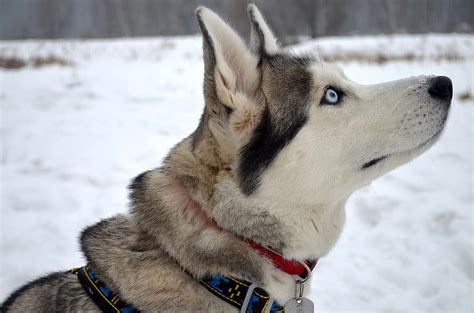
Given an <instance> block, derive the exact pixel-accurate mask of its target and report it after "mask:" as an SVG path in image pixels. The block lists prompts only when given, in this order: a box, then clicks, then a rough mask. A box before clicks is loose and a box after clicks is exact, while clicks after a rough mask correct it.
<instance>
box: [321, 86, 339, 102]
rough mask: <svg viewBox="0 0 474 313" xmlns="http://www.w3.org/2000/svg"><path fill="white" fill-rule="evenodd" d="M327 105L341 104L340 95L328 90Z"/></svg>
mask: <svg viewBox="0 0 474 313" xmlns="http://www.w3.org/2000/svg"><path fill="white" fill-rule="evenodd" d="M324 102H325V104H336V103H338V102H339V95H338V94H337V91H335V90H334V89H331V88H328V89H327V90H326V94H325V95H324Z"/></svg>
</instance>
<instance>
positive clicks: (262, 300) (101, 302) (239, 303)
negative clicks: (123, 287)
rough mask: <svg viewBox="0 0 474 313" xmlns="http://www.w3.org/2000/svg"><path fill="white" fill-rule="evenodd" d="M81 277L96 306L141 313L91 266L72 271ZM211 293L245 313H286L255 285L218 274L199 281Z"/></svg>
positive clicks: (113, 311) (110, 311)
mask: <svg viewBox="0 0 474 313" xmlns="http://www.w3.org/2000/svg"><path fill="white" fill-rule="evenodd" d="M69 272H70V273H72V274H75V275H77V278H78V280H79V282H80V283H81V286H82V288H83V289H84V291H85V292H86V293H87V295H88V296H89V297H90V298H91V299H92V301H94V303H95V304H96V305H97V306H98V307H99V308H100V309H101V310H102V312H106V313H117V312H118V313H138V312H140V311H138V310H137V309H136V308H134V307H133V306H132V305H130V304H128V303H126V302H125V301H122V300H121V299H120V297H119V295H118V294H116V293H114V292H112V291H111V290H110V289H109V288H108V287H107V285H106V284H105V283H104V282H102V281H100V280H99V279H98V278H97V277H96V276H95V274H94V272H93V271H92V270H90V269H89V268H88V267H87V266H83V267H80V268H74V269H71V270H70V271H69ZM199 283H200V284H201V285H203V286H204V287H206V289H207V290H209V291H210V292H211V293H213V294H214V295H216V296H217V297H219V298H220V299H222V300H224V301H225V302H227V303H229V304H231V305H233V306H235V307H237V308H238V309H240V310H241V312H245V313H283V312H284V310H283V308H282V307H281V306H279V305H278V303H277V302H276V301H275V300H274V299H273V298H272V297H270V295H269V294H268V293H267V292H266V291H265V290H263V289H262V288H260V287H257V286H256V285H255V284H251V283H249V282H247V281H244V280H240V279H237V278H233V277H229V276H224V275H221V274H216V275H214V276H212V277H209V278H204V279H201V280H200V281H199Z"/></svg>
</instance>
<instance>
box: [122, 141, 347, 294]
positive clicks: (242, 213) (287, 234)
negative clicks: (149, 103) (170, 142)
mask: <svg viewBox="0 0 474 313" xmlns="http://www.w3.org/2000/svg"><path fill="white" fill-rule="evenodd" d="M191 145H192V143H191V141H190V140H185V141H183V142H182V143H180V144H179V145H178V146H176V147H175V149H174V151H175V152H176V151H179V153H175V154H174V155H173V154H171V155H170V157H168V159H167V160H166V162H165V166H164V167H163V168H161V169H157V170H154V171H150V172H147V173H145V174H143V175H141V176H139V177H138V178H137V179H135V181H134V183H133V184H132V186H131V189H132V193H131V200H132V213H133V216H134V219H135V221H136V223H137V225H138V227H139V228H140V229H142V230H143V231H144V232H146V233H147V234H148V235H149V237H150V238H152V240H153V241H154V244H155V245H156V246H159V247H160V248H161V249H164V250H165V251H166V252H167V253H168V254H169V255H170V256H171V257H172V258H173V259H175V260H176V261H177V262H178V263H179V265H180V266H181V267H183V268H184V269H186V271H188V272H189V273H191V274H192V275H193V276H194V277H195V278H200V277H203V276H204V275H206V274H209V273H211V274H213V273H221V274H223V275H228V276H234V277H238V278H241V279H244V280H248V281H252V282H255V283H257V284H259V285H261V286H263V287H264V288H266V289H267V291H268V292H270V293H271V294H272V296H274V297H275V298H276V299H277V301H279V302H281V303H283V302H284V301H286V300H288V299H289V298H291V297H293V295H294V282H295V281H294V278H293V277H292V276H291V275H288V274H286V273H284V272H283V271H281V270H279V269H278V268H276V267H274V266H273V265H272V263H271V261H270V260H269V259H268V258H267V257H265V256H263V255H262V254H260V253H258V252H257V251H256V250H254V249H252V248H251V247H249V245H248V244H247V243H246V242H245V241H243V240H242V239H241V238H240V236H243V237H245V238H248V239H251V240H253V241H255V242H257V243H259V244H261V245H264V246H268V247H272V249H274V250H276V251H278V252H280V253H282V254H283V255H284V256H285V257H286V258H293V259H297V260H298V261H304V260H305V259H310V258H314V259H315V258H318V257H320V256H321V255H323V254H325V253H326V252H327V250H328V249H329V248H328V245H332V244H333V241H334V240H326V239H325V236H326V235H325V234H324V232H327V231H328V230H327V229H326V226H327V227H330V228H333V229H334V228H337V229H338V230H339V229H340V227H339V225H338V227H335V225H334V223H333V222H331V221H332V220H334V215H337V214H340V213H339V212H340V211H341V210H342V207H341V208H337V209H335V208H332V209H331V210H330V209H327V210H314V214H315V215H314V216H313V217H314V218H313V219H311V218H310V219H308V217H305V216H298V215H295V216H293V218H290V219H287V220H283V216H275V215H273V214H271V213H270V212H269V211H267V210H266V209H265V208H264V207H260V206H258V203H254V202H253V200H252V199H250V198H248V197H245V196H244V195H242V194H241V193H240V192H239V188H235V186H234V185H233V184H234V183H233V180H232V177H231V176H230V173H228V172H226V171H219V170H218V169H217V168H214V167H210V166H208V165H205V164H203V162H202V161H201V160H198V159H197V158H196V157H195V155H193V153H192V152H191V151H192V149H191ZM175 155H176V156H177V155H179V159H177V158H176V157H175ZM170 164H172V166H170ZM170 168H174V169H176V168H178V169H181V170H182V172H176V171H173V172H170ZM201 208H202V210H203V211H204V212H205V213H206V215H208V217H211V218H212V220H215V221H216V223H217V224H218V225H219V227H215V225H213V223H212V222H210V219H209V218H207V217H206V216H205V215H203V214H201V213H199V211H200V210H201ZM328 212H332V213H328ZM320 219H326V220H327V221H323V222H320ZM338 220H340V219H338ZM313 221H315V222H316V223H317V224H316V226H313ZM222 229H224V230H228V231H222ZM315 231H316V233H315ZM236 234H237V235H239V236H236ZM313 236H315V237H314V238H312V237H313ZM330 237H336V238H337V236H330ZM320 238H323V239H320ZM314 242H316V244H314ZM313 248H316V250H317V251H309V250H310V249H313Z"/></svg>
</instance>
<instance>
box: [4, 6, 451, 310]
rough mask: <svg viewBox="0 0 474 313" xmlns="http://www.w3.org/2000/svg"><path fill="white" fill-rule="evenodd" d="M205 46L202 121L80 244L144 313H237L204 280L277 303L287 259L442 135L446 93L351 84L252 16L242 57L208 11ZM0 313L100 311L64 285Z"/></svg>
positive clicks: (328, 232) (23, 297)
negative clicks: (279, 260) (277, 258)
mask: <svg viewBox="0 0 474 313" xmlns="http://www.w3.org/2000/svg"><path fill="white" fill-rule="evenodd" d="M196 13H197V19H198V21H199V25H200V28H201V30H202V33H203V50H204V66H205V73H204V94H205V108H204V113H203V114H202V117H201V120H200V123H199V126H198V127H197V129H196V131H195V132H194V133H192V134H191V135H190V136H189V137H187V138H185V139H184V140H183V141H181V142H180V143H178V144H177V145H176V146H175V147H174V148H173V149H172V150H171V151H170V153H169V154H168V156H167V157H166V159H165V161H164V163H163V165H162V167H160V168H157V169H154V170H151V171H148V172H145V173H143V174H141V175H139V176H138V177H136V178H135V179H134V180H133V182H132V183H131V185H130V190H131V195H130V199H131V213H130V214H129V215H119V216H115V217H112V218H109V219H106V220H103V221H101V222H99V223H98V224H96V225H94V226H91V227H89V228H87V229H86V230H84V231H83V233H82V234H81V239H80V241H81V248H82V251H83V252H84V255H85V256H86V258H87V261H88V265H89V267H90V268H91V269H93V271H94V275H95V276H97V277H98V278H99V279H100V280H101V281H103V282H105V284H106V285H107V287H108V288H110V290H113V291H114V292H116V293H117V295H119V296H120V298H121V299H122V300H123V301H125V302H127V303H129V304H131V305H133V307H134V308H136V309H138V310H140V311H146V312H237V311H238V309H236V308H235V307H234V306H232V305H231V304H229V303H228V302H226V301H223V300H221V298H219V297H217V296H216V295H214V294H213V293H211V292H210V291H209V290H207V289H206V288H204V287H203V286H202V284H200V283H199V280H200V279H202V278H203V277H206V275H210V276H213V275H217V274H218V273H219V275H225V276H226V277H234V278H236V279H240V280H245V281H248V282H251V283H253V284H255V285H257V286H259V287H260V288H262V289H263V290H265V291H266V292H267V293H268V294H269V295H271V297H273V298H274V299H275V301H276V302H277V303H279V304H284V303H285V302H286V301H287V300H289V299H291V298H293V297H294V292H295V278H294V277H293V275H291V274H289V273H287V272H285V271H283V270H282V269H281V268H278V267H277V266H275V264H274V263H273V262H272V259H271V258H269V257H268V256H267V255H265V254H263V253H261V252H260V251H258V250H257V249H255V248H254V247H253V246H252V245H250V244H249V240H251V241H252V242H253V243H257V244H258V245H260V246H263V247H266V248H267V249H269V250H271V251H274V252H276V253H278V254H279V255H281V256H282V257H283V258H284V259H286V260H295V261H296V262H303V261H305V260H317V259H319V258H321V257H323V256H324V255H325V254H327V253H328V251H329V250H330V248H331V247H332V246H333V245H334V243H335V242H336V240H337V239H338V236H339V234H340V233H341V229H342V227H343V224H344V217H345V214H344V205H345V203H346V201H347V199H348V197H349V196H350V195H351V194H352V193H353V192H354V191H355V190H357V189H359V188H360V187H362V186H365V185H367V184H369V183H370V182H371V181H372V180H374V179H375V178H377V177H379V176H381V175H383V174H384V173H387V172H388V171H390V170H392V169H394V168H396V167H398V166H400V165H402V164H404V163H407V162H408V161H410V160H412V159H413V158H415V157H416V156H418V155H420V154H421V153H423V152H424V151H426V150H427V149H428V148H430V147H431V146H432V145H433V144H434V143H435V141H436V140H437V139H438V138H439V137H440V134H441V132H442V131H443V128H444V125H445V122H446V119H447V117H448V111H449V107H450V103H451V98H452V84H451V80H450V79H449V78H447V77H442V76H438V77H436V76H419V77H411V78H407V79H402V80H397V81H392V82H388V83H383V84H377V85H359V84H356V83H354V82H352V81H350V80H349V79H347V78H346V77H345V76H344V73H343V72H342V71H341V70H340V69H339V68H338V67H336V66H333V65H330V64H324V65H323V64H322V63H321V61H320V60H318V59H317V58H315V57H312V56H296V55H293V54H291V53H289V52H287V51H285V50H283V49H282V48H281V47H280V46H279V44H278V42H277V40H276V38H275V37H274V35H273V33H272V31H271V30H270V28H269V26H268V25H267V24H266V22H265V20H264V19H263V17H262V15H261V13H260V12H259V11H258V10H257V8H256V7H255V6H254V5H249V7H248V13H249V17H250V21H251V26H252V33H251V40H250V44H249V45H247V44H246V43H245V42H244V41H243V40H242V39H241V38H240V37H239V36H238V35H237V33H236V32H235V31H234V30H233V29H232V28H231V27H230V26H229V25H227V24H226V23H225V22H224V21H223V20H222V19H221V18H220V17H219V16H218V15H217V14H216V13H214V12H213V11H211V10H209V9H207V8H203V7H200V8H198V9H197V11H196ZM2 311H5V312H33V311H34V312H39V311H41V312H42V311H45V312H46V311H47V312H71V311H100V309H99V307H98V306H97V305H96V304H95V303H94V302H93V301H92V300H91V298H90V297H89V296H88V294H87V293H86V292H85V291H84V288H83V287H82V285H81V284H80V282H79V281H78V278H77V276H76V275H73V274H70V273H67V272H61V273H56V274H52V275H49V276H46V277H43V278H40V279H38V280H36V281H33V282H32V283H29V284H28V285H26V286H24V287H22V288H21V289H19V290H17V291H16V292H15V293H13V294H12V295H11V296H10V297H9V298H8V299H7V300H6V301H5V302H4V303H3V305H2Z"/></svg>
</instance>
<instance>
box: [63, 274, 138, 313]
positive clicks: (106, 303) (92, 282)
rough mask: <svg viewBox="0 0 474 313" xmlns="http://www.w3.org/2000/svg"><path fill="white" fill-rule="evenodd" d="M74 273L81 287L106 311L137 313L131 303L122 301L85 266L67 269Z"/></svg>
mask: <svg viewBox="0 0 474 313" xmlns="http://www.w3.org/2000/svg"><path fill="white" fill-rule="evenodd" d="M69 272H70V273H72V274H76V275H77V278H78V280H79V282H80V283H81V286H82V288H83V289H84V291H85V292H86V293H87V295H88V296H89V297H90V298H91V299H92V301H94V303H95V304H96V305H97V306H98V307H99V308H100V309H101V310H102V312H106V313H117V312H118V313H138V312H139V311H138V310H137V309H135V308H134V307H133V306H132V305H130V304H128V303H126V302H124V301H122V300H121V299H120V297H119V295H118V294H116V293H113V292H112V291H111V290H110V289H109V288H108V287H107V286H106V285H105V283H104V282H102V281H100V280H98V279H97V278H96V277H95V274H94V272H92V271H91V270H90V269H89V268H88V267H87V266H83V267H81V268H75V269H72V270H70V271H69Z"/></svg>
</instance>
